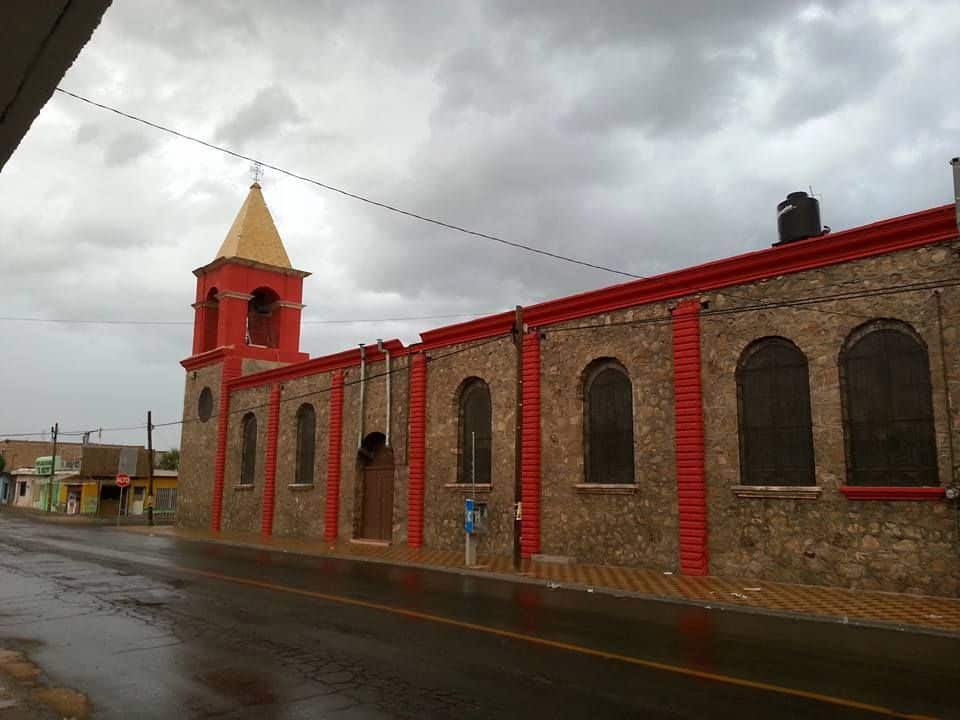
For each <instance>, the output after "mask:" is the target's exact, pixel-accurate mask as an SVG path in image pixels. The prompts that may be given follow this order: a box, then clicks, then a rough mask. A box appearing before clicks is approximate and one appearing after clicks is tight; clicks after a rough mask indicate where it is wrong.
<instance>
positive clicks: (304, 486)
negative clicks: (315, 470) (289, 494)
mask: <svg viewBox="0 0 960 720" xmlns="http://www.w3.org/2000/svg"><path fill="white" fill-rule="evenodd" d="M287 487H288V488H289V489H291V490H313V488H314V487H315V486H314V484H313V483H290V484H289V485H287Z"/></svg>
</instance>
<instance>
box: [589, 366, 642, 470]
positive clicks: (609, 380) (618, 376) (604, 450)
mask: <svg viewBox="0 0 960 720" xmlns="http://www.w3.org/2000/svg"><path fill="white" fill-rule="evenodd" d="M584 440H585V441H584V450H585V453H586V458H585V460H586V462H585V463H584V466H585V470H586V473H585V474H586V478H585V479H586V481H587V482H588V483H620V484H628V483H632V482H634V471H633V464H634V463H633V386H632V385H631V383H630V377H629V376H628V375H627V371H626V370H625V369H624V368H623V366H622V365H621V364H620V363H618V362H617V361H616V360H599V361H596V362H594V363H592V364H591V365H590V366H589V367H588V368H587V371H586V374H585V376H584Z"/></svg>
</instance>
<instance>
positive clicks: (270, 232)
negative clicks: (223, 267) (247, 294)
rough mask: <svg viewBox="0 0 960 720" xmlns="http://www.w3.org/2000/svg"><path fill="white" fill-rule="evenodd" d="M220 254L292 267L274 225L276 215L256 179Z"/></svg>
mask: <svg viewBox="0 0 960 720" xmlns="http://www.w3.org/2000/svg"><path fill="white" fill-rule="evenodd" d="M217 257H218V258H243V259H245V260H253V261H254V262H259V263H264V264H265V265H273V266H275V267H282V268H289V267H291V265H290V258H289V257H287V251H286V249H285V248H284V247H283V241H282V240H281V239H280V233H278V232H277V227H276V225H274V224H273V217H271V215H270V210H269V209H268V208H267V203H266V202H265V201H264V199H263V193H262V192H261V191H260V183H258V182H255V183H253V185H251V186H250V192H249V193H248V194H247V199H246V200H244V201H243V206H242V207H241V208H240V212H238V213H237V217H236V219H235V220H234V221H233V225H231V226H230V231H229V232H228V233H227V237H226V239H224V241H223V245H221V246H220V250H219V252H217Z"/></svg>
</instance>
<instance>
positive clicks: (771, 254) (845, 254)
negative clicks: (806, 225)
mask: <svg viewBox="0 0 960 720" xmlns="http://www.w3.org/2000/svg"><path fill="white" fill-rule="evenodd" d="M954 212H955V211H954V206H953V205H943V206H941V207H936V208H931V209H929V210H923V211H921V212H917V213H912V214H910V215H903V216H900V217H896V218H891V219H889V220H881V221H879V222H875V223H872V224H870V225H863V226H861V227H858V228H853V229H850V230H844V231H842V232H836V233H832V234H829V235H823V236H821V237H818V238H810V239H809V240H802V241H800V242H795V243H790V244H789V245H781V246H779V247H771V248H766V249H764V250H757V251H754V252H750V253H746V254H743V255H736V256H734V257H731V258H726V259H724V260H717V261H714V262H710V263H706V264H703V265H697V266H695V267H692V268H687V269H684V270H677V271H674V272H669V273H665V274H663V275H658V276H655V277H652V278H646V279H642V280H633V281H630V282H627V283H623V284H621V285H613V286H610V287H606V288H601V289H599V290H591V291H589V292H585V293H580V294H578V295H571V296H568V297H565V298H559V299H556V300H549V301H546V302H542V303H538V304H536V305H531V306H528V307H526V308H524V321H525V322H526V324H527V325H528V326H529V327H545V326H548V325H553V324H556V323H561V322H565V321H568V320H575V319H577V318H582V317H586V316H589V315H595V314H597V313H603V312H610V311H613V310H621V309H623V308H628V307H633V306H636V305H643V304H646V303H652V302H660V301H664V300H673V299H677V298H682V297H685V296H689V295H695V294H699V293H704V292H709V291H711V290H716V289H719V288H723V287H730V286H733V285H739V284H742V283H749V282H755V281H757V280H763V279H765V278H771V277H776V276H778V275H788V274H791V273H797V272H803V271H805V270H813V269H816V268H821V267H828V266H830V265H836V264H838V263H842V262H849V261H851V260H860V259H863V258H867V257H872V256H876V255H882V254H884V253H890V252H896V251H899V250H908V249H910V248H915V247H920V246H923V245H930V244H933V243H937V242H942V241H944V240H950V239H953V238H956V237H957V235H958V233H957V226H956V220H955V214H954ZM216 262H218V261H214V263H216ZM214 263H211V264H210V265H207V266H206V267H205V268H200V270H207V269H210V268H211V266H212V265H214ZM513 320H514V313H513V311H507V312H503V313H498V314H496V315H488V316H486V317H481V318H477V319H475V320H470V321H469V322H464V323H457V324H456V325H447V326H445V327H441V328H436V329H434V330H428V331H427V332H424V333H421V335H420V338H421V342H420V343H417V344H415V345H412V346H410V347H409V348H405V347H404V346H403V344H402V343H401V342H400V341H399V340H391V341H389V342H388V343H386V345H387V347H388V349H389V350H390V352H391V353H392V354H393V356H394V357H399V356H402V355H406V354H409V353H411V352H417V351H422V350H432V349H436V348H440V347H446V346H449V345H455V344H458V343H465V342H472V341H476V340H482V339H485V338H490V337H494V336H496V335H505V334H507V333H509V332H510V331H511V329H512V327H513ZM212 352H217V351H212ZM207 355H210V353H205V354H204V355H198V356H196V357H195V358H189V360H185V361H184V367H187V369H193V367H188V366H187V365H186V363H187V362H191V363H194V362H196V361H201V359H202V358H205V357H206V356H207ZM217 359H219V358H214V359H212V360H210V361H209V362H216V360H217ZM381 359H382V354H380V353H379V352H378V351H377V350H376V346H368V347H367V360H368V361H369V362H377V361H379V360H381ZM209 362H206V361H201V362H200V363H199V364H197V365H195V366H196V367H202V366H203V365H204V364H209ZM359 363H360V351H359V349H353V350H347V351H344V352H341V353H337V354H335V355H327V356H325V357H320V358H314V359H313V360H309V361H307V362H300V363H297V364H295V365H291V366H288V367H283V368H277V369H275V370H267V371H264V372H261V373H255V374H252V375H246V376H244V377H242V378H238V379H237V380H235V381H233V382H231V388H240V387H253V386H256V385H261V384H263V383H268V382H283V381H285V380H292V379H294V378H297V377H303V376H305V375H313V374H316V373H321V372H328V371H330V370H334V369H336V368H346V367H350V366H353V365H358V364H359Z"/></svg>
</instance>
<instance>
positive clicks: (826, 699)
mask: <svg viewBox="0 0 960 720" xmlns="http://www.w3.org/2000/svg"><path fill="white" fill-rule="evenodd" d="M176 567H177V569H178V570H180V571H181V572H185V573H189V574H192V575H199V576H201V577H206V578H210V579H212V580H221V581H224V582H232V583H237V584H239V585H248V586H250V587H256V588H262V589H265V590H274V591H276V592H285V593H290V594H292V595H300V596H303V597H309V598H313V599H316V600H324V601H326V602H331V603H337V604H340V605H352V606H354V607H362V608H367V609H370V610H379V611H381V612H387V613H391V614H393V615H401V616H403V617H409V618H414V619H416V620H425V621H427V622H433V623H438V624H441V625H451V626H453V627H458V628H463V629H466V630H473V631H474V632H481V633H486V634H488V635H496V636H498V637H503V638H509V639H510V640H519V641H522V642H527V643H531V644H533V645H540V646H542V647H549V648H554V649H557V650H566V651H567V652H575V653H578V654H580V655H588V656H591V657H597V658H602V659H604V660H616V661H619V662H622V663H627V664H629V665H636V666H639V667H644V668H649V669H653V670H661V671H663V672H669V673H674V674H676V675H684V676H686V677H692V678H697V679H699V680H710V681H713V682H718V683H724V684H726V685H734V686H737V687H744V688H750V689H752V690H764V691H767V692H773V693H778V694H780V695H789V696H792V697H798V698H803V699H805V700H815V701H817V702H822V703H827V704H830V705H839V706H840V707H845V708H851V709H855V710H864V711H866V712H872V713H876V714H878V715H884V716H886V717H893V718H903V719H904V720H937V719H936V718H934V717H931V716H929V715H911V714H905V713H901V712H897V711H896V710H893V709H891V708H886V707H882V706H880V705H871V704H869V703H862V702H858V701H856V700H848V699H846V698H839V697H834V696H833V695H824V694H821V693H816V692H811V691H809V690H799V689H797V688H790V687H785V686H783V685H772V684H770V683H764V682H759V681H756V680H747V679H745V678H738V677H733V676H730V675H722V674H720V673H712V672H706V671H703V670H694V669H692V668H687V667H683V666H680V665H671V664H669V663H662V662H657V661H655V660H643V659H642V658H636V657H632V656H630V655H621V654H620V653H613V652H607V651H605V650H595V649H594V648H589V647H585V646H583V645H574V644H573V643H566V642H562V641H559V640H548V639H546V638H541V637H537V636H536V635H527V634H524V633H518V632H513V631H512V630H502V629H500V628H495V627H489V626H487V625H478V624H477V623H472V622H465V621H463V620H455V619H453V618H448V617H444V616H442V615H432V614H430V613H425V612H420V611H419V610H407V609H405V608H400V607H395V606H393V605H384V604H383V603H377V602H370V601H368V600H357V599H356V598H350V597H345V596H342V595H331V594H329V593H323V592H316V591H314V590H303V589H301V588H296V587H291V586H289V585H275V584H273V583H268V582H263V581H262V580H251V579H249V578H242V577H236V576H233V575H224V574H222V573H216V572H210V571H208V570H197V569H194V568H188V567H182V566H179V565H178V566H176Z"/></svg>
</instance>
